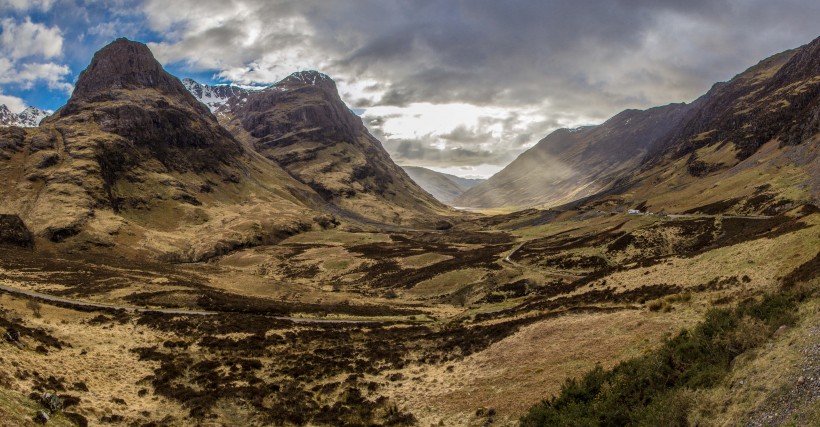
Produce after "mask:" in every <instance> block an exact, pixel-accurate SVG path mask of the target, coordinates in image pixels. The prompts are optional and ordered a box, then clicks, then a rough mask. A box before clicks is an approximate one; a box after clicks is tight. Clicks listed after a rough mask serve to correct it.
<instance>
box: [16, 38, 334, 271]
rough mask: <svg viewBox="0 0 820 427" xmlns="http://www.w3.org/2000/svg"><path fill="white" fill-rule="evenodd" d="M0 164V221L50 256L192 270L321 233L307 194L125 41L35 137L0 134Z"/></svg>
mask: <svg viewBox="0 0 820 427" xmlns="http://www.w3.org/2000/svg"><path fill="white" fill-rule="evenodd" d="M0 159H2V160H0V177H1V178H2V180H3V182H4V183H6V185H5V186H4V187H3V188H2V189H0V206H2V207H3V210H4V211H6V212H2V213H7V214H15V215H18V216H19V217H20V218H22V220H23V221H24V223H25V224H26V225H27V226H28V227H29V228H30V230H31V231H32V232H33V234H34V235H35V236H36V238H38V239H39V241H38V244H40V245H44V246H46V247H49V246H50V245H51V246H54V245H58V246H55V247H59V248H61V249H63V250H93V249H95V248H98V249H99V248H110V247H112V246H117V247H118V248H119V251H118V253H119V254H122V255H128V254H132V255H135V256H136V255H139V256H142V254H147V255H150V256H158V257H162V258H165V259H174V260H186V261H194V260H201V259H205V258H208V257H210V256H214V255H218V254H220V253H223V252H225V251H228V250H231V249H232V248H236V247H243V246H250V245H254V244H259V243H266V242H273V241H276V240H277V239H281V238H282V237H284V236H287V235H290V234H293V233H296V232H299V231H301V230H305V229H310V228H311V227H321V225H320V224H319V223H321V224H325V225H327V224H328V221H329V219H328V218H329V216H328V215H324V216H323V215H322V214H321V213H320V212H318V211H317V210H316V207H317V206H319V205H320V203H321V198H320V197H319V196H318V195H317V194H316V193H315V192H313V191H312V190H311V189H310V188H309V187H307V186H305V185H304V184H302V183H300V182H298V181H297V180H295V179H293V178H292V177H291V176H290V175H289V174H288V173H287V172H286V171H284V170H283V169H282V168H280V167H279V166H278V165H277V164H276V163H274V162H272V161H270V160H268V159H266V158H264V157H262V156H260V155H258V154H257V153H255V152H253V150H252V149H251V148H250V147H247V146H245V145H244V144H243V143H242V142H240V141H238V140H237V139H236V138H234V137H233V135H231V134H230V133H229V132H228V131H227V130H225V129H224V128H223V127H222V126H221V125H220V124H219V122H218V121H217V119H216V117H215V116H214V115H213V114H212V113H211V112H210V111H209V109H208V108H207V107H206V106H205V105H203V104H202V103H201V102H199V101H198V100H197V99H195V98H194V97H193V96H192V95H191V93H190V92H189V91H188V90H187V89H186V87H185V86H184V85H183V84H182V83H181V82H180V81H179V80H178V79H177V78H175V77H173V76H171V75H170V74H168V73H167V72H166V71H165V70H164V69H163V68H162V66H161V65H160V64H159V63H158V62H157V61H156V60H155V59H154V57H153V55H152V53H151V51H150V50H149V49H148V47H147V46H145V45H144V44H142V43H137V42H132V41H129V40H127V39H118V40H116V41H114V42H112V43H111V44H109V45H108V46H106V47H104V48H102V49H101V50H100V51H99V52H97V53H96V54H95V55H94V58H93V59H92V61H91V64H90V65H89V66H88V68H86V69H85V70H84V71H83V72H82V73H81V74H80V76H79V79H78V81H77V83H76V85H75V89H74V93H73V94H72V96H71V98H70V99H69V101H68V102H67V104H66V105H65V106H63V107H62V108H60V109H59V110H58V111H57V112H55V113H54V115H52V116H51V117H49V118H47V119H46V120H44V121H43V122H42V123H41V124H40V126H39V127H38V128H34V129H22V128H4V129H0Z"/></svg>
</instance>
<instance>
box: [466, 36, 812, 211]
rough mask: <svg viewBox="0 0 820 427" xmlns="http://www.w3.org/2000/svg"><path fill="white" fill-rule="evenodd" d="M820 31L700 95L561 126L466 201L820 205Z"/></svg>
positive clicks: (681, 206) (682, 206) (665, 206)
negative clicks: (590, 122) (585, 124)
mask: <svg viewBox="0 0 820 427" xmlns="http://www.w3.org/2000/svg"><path fill="white" fill-rule="evenodd" d="M818 142H820V37H818V38H817V39H815V40H814V41H812V42H811V43H809V44H807V45H804V46H801V47H799V48H797V49H792V50H788V51H785V52H782V53H779V54H777V55H773V56H772V57H770V58H767V59H764V60H763V61H760V62H759V63H758V64H756V65H754V66H753V67H750V68H749V69H747V70H746V71H744V72H742V73H740V74H738V75H737V76H735V77H734V78H732V79H731V80H730V81H728V82H723V83H717V84H715V85H714V86H713V87H712V89H710V90H709V91H708V92H707V93H706V94H704V95H703V96H701V97H700V98H698V99H697V100H695V101H694V102H692V103H691V104H689V105H684V104H671V105H668V106H664V107H655V108H651V109H648V110H644V111H638V110H626V111H623V112H621V113H619V114H617V115H616V116H614V117H612V118H611V119H609V120H607V121H606V122H605V123H603V124H601V125H598V126H592V127H587V128H581V129H575V130H568V129H560V130H557V131H555V132H553V133H552V134H550V135H548V136H547V137H546V138H544V139H543V140H542V141H540V142H539V143H538V144H537V145H536V146H534V147H533V148H531V149H530V150H528V151H526V152H525V153H523V154H521V155H520V156H519V157H518V159H516V160H515V161H514V162H513V163H511V164H510V165H508V166H507V167H506V168H504V169H503V170H502V171H500V172H499V173H498V174H496V175H495V176H493V177H491V178H490V179H489V180H487V181H486V182H485V183H482V184H480V185H478V186H476V187H474V188H472V189H470V190H468V191H467V192H465V193H464V194H463V195H462V196H461V197H459V198H458V199H456V201H455V203H457V204H458V205H460V206H473V207H483V208H490V207H505V208H510V209H522V208H527V207H554V206H561V205H567V204H569V205H571V206H575V207H587V208H595V209H601V210H612V209H621V210H624V209H626V208H629V207H639V208H641V209H648V210H651V211H652V212H658V211H665V212H684V211H685V212H710V213H737V214H760V213H765V214H774V213H777V212H781V211H783V210H784V209H788V208H789V207H790V206H794V205H795V204H800V203H813V204H820V154H818V150H820V149H818V145H820V144H818Z"/></svg>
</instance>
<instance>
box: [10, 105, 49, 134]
mask: <svg viewBox="0 0 820 427" xmlns="http://www.w3.org/2000/svg"><path fill="white" fill-rule="evenodd" d="M48 114H49V113H48V112H47V111H43V110H41V109H39V108H37V107H27V108H26V109H25V110H23V111H21V112H19V113H17V114H15V113H12V112H11V110H9V109H8V107H6V106H5V105H2V104H0V126H19V127H25V128H30V127H36V126H37V125H39V124H40V121H42V120H43V119H44V118H46V117H48Z"/></svg>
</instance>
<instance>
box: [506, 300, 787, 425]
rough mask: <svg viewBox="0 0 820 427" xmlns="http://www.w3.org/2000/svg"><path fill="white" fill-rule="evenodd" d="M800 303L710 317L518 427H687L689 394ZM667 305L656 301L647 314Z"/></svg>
mask: <svg viewBox="0 0 820 427" xmlns="http://www.w3.org/2000/svg"><path fill="white" fill-rule="evenodd" d="M799 300H800V298H799V296H798V295H794V294H792V293H789V294H776V295H767V296H764V297H763V298H762V299H761V300H760V301H756V300H747V301H745V302H743V303H741V304H740V305H738V307H737V308H735V309H712V310H711V311H709V312H708V313H707V315H706V318H705V319H704V320H703V322H701V323H700V324H699V325H698V326H696V327H695V328H694V329H692V330H684V331H682V332H680V333H679V334H678V335H677V336H675V337H673V338H671V339H669V340H667V341H666V342H664V344H663V345H662V346H661V347H660V348H659V349H657V350H655V351H653V352H651V353H648V354H646V355H643V356H641V357H637V358H633V359H630V360H627V361H624V362H621V363H620V364H618V365H617V366H615V367H614V368H612V369H610V370H604V369H602V368H601V367H600V366H596V367H595V369H593V370H592V371H590V372H588V373H587V374H586V375H585V376H584V377H583V378H582V379H581V380H576V379H574V378H572V379H568V380H567V381H566V382H565V383H564V384H563V385H562V387H561V391H560V393H559V394H558V396H556V397H553V398H552V399H550V400H545V401H543V402H541V403H539V404H537V405H535V406H533V407H532V408H530V410H529V412H528V413H527V414H526V415H525V416H524V417H522V419H521V425H522V426H601V425H603V426H620V425H640V426H643V425H646V426H654V425H664V426H686V425H688V422H687V420H686V418H687V412H688V411H689V408H690V406H691V401H692V397H691V396H692V393H693V391H694V390H697V389H703V388H709V387H713V386H715V385H716V384H717V383H718V382H719V381H721V380H722V379H723V378H724V377H725V375H726V374H727V373H728V372H729V369H730V367H731V362H732V360H734V358H735V357H737V356H738V355H739V354H741V353H742V352H744V351H746V350H749V349H752V348H755V347H757V346H758V345H760V344H762V343H763V342H765V340H766V339H767V338H768V337H769V336H770V335H771V333H772V332H773V331H774V330H775V329H776V328H777V327H778V326H780V325H785V324H792V323H794V321H795V320H796V317H795V314H794V312H795V311H796V310H795V308H796V306H797V301H799ZM665 305H668V304H666V303H665V302H663V301H660V300H656V301H652V302H651V303H650V304H649V306H648V307H649V309H650V310H653V311H657V310H660V309H661V308H662V307H664V306H665Z"/></svg>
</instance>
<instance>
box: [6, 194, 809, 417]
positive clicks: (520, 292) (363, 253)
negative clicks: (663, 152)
mask: <svg viewBox="0 0 820 427" xmlns="http://www.w3.org/2000/svg"><path fill="white" fill-rule="evenodd" d="M819 231H820V214H818V213H817V212H816V209H813V208H811V207H799V208H795V209H793V210H792V211H790V212H787V213H785V214H781V215H778V216H775V217H759V218H758V217H755V218H744V217H731V216H719V215H718V216H697V217H677V218H670V217H664V216H643V215H641V216H637V215H624V214H618V213H607V212H597V211H568V212H553V211H527V212H522V213H514V214H509V215H499V216H493V217H485V218H481V219H476V220H473V221H469V222H466V223H462V224H459V225H457V226H456V227H455V228H454V229H451V230H447V231H421V230H398V231H397V230H391V231H381V230H377V229H362V228H354V227H352V226H342V227H339V228H338V229H335V230H326V231H316V232H306V233H302V234H298V235H296V236H293V237H291V238H289V239H287V240H285V241H283V242H281V243H280V244H277V245H274V246H260V247H255V248H249V249H244V250H240V251H237V252H233V253H231V254H228V255H225V256H222V257H220V258H217V259H215V260H212V261H210V262H208V263H199V264H167V263H157V262H151V261H134V260H122V259H117V258H113V257H108V256H106V255H105V254H104V253H94V252H88V253H78V254H73V255H70V254H61V253H57V252H49V250H48V249H38V250H37V251H31V250H27V249H20V248H11V247H2V248H0V307H1V308H2V315H1V316H0V323H2V324H0V328H2V332H3V333H4V334H6V333H8V334H6V336H5V339H4V340H3V342H2V343H0V389H2V392H0V414H2V418H3V419H4V420H7V421H6V422H7V423H11V424H12V425H33V423H34V421H33V418H34V417H35V415H36V414H37V412H38V411H39V410H43V409H44V407H43V405H42V402H40V400H41V399H40V396H41V395H42V393H43V392H52V393H56V394H57V395H58V396H60V398H61V399H62V402H63V404H64V408H63V409H62V410H61V411H57V412H55V413H54V416H53V417H52V420H51V422H50V423H51V424H54V425H73V424H79V425H84V423H88V424H89V425H97V424H105V423H115V424H128V425H191V424H198V425H270V424H273V425H371V424H380V425H425V426H426V425H490V424H491V425H515V424H516V423H517V420H518V419H519V417H521V416H522V415H524V414H525V413H526V412H527V410H528V409H529V408H530V407H531V406H532V405H534V404H536V403H538V402H540V401H541V400H543V399H546V398H548V397H550V396H552V395H554V394H556V393H558V392H559V391H560V387H561V384H562V383H563V382H564V380H565V379H566V378H568V377H580V376H582V375H583V374H584V373H585V372H587V371H589V370H590V369H592V368H593V367H595V366H596V365H601V366H602V367H604V368H608V367H611V366H614V365H615V364H617V363H618V362H620V361H623V360H627V359H630V358H634V357H638V356H641V355H644V354H647V353H648V352H651V351H653V350H654V349H657V348H658V347H659V346H661V345H662V343H663V342H664V340H665V339H667V338H669V337H672V336H674V335H676V334H677V333H678V332H679V331H680V330H681V329H683V328H692V327H694V326H695V325H697V324H698V323H700V322H701V321H702V320H703V318H704V315H705V313H706V312H707V311H709V310H710V309H712V308H714V307H730V306H733V305H735V304H738V303H740V302H742V301H746V300H749V299H755V298H759V297H760V296H761V295H763V294H765V293H772V292H778V289H779V286H780V285H781V284H782V283H783V282H784V281H786V280H791V281H799V282H801V283H805V284H808V286H812V287H816V286H817V284H818V282H817V281H818V277H817V271H816V266H815V267H812V266H813V265H815V264H816V263H817V261H816V260H817V256H818V248H820V232H819ZM793 272H795V273H793ZM814 298H816V297H814ZM817 312H818V311H817V301H816V299H812V300H810V301H809V302H808V303H806V304H805V305H804V306H803V308H801V312H800V313H801V316H800V318H801V320H800V322H798V324H797V325H796V326H795V327H792V328H789V329H788V330H786V331H785V332H783V333H778V334H777V335H776V336H774V337H771V338H770V340H769V343H768V344H766V345H765V346H763V347H762V348H761V349H759V350H756V351H755V352H754V353H750V354H745V353H744V355H743V356H742V357H740V358H739V359H738V361H737V362H736V363H735V364H734V369H733V370H732V373H731V375H730V376H729V378H727V379H726V380H725V381H724V383H725V385H721V386H720V387H718V388H715V389H712V390H710V391H704V393H706V394H705V395H704V396H705V397H704V398H703V399H701V400H702V401H703V402H704V404H703V405H701V407H697V408H694V409H693V410H692V411H693V412H692V416H693V417H698V418H697V419H700V420H701V421H702V424H703V425H737V424H746V423H749V425H768V424H767V423H775V424H782V423H787V422H789V420H790V419H791V418H789V416H790V415H787V412H785V410H784V408H792V409H790V410H791V412H790V413H789V414H791V413H804V412H806V409H805V408H809V407H815V408H816V407H817V406H816V405H817V397H818V396H817V393H815V392H814V391H816V381H817V378H818V374H817V372H816V365H814V366H812V364H813V363H815V362H816V350H817V331H816V327H815V326H816V323H817V322H816V320H817V318H816V317H817ZM813 361H814V362H813ZM799 376H803V377H804V380H803V381H804V383H805V382H806V381H809V384H815V385H814V387H815V389H811V388H805V387H804V388H799V389H794V390H793V389H792V388H793V384H795V383H796V381H797V377H799ZM811 381H814V383H812V382H811ZM724 383H721V384H724ZM806 390H808V392H807V391H806ZM812 390H814V391H812ZM807 393H808V394H807ZM29 395H32V397H29ZM801 411H802V412H801ZM801 416H804V417H806V416H808V417H811V414H809V415H801ZM815 417H816V414H815ZM814 419H816V418H814Z"/></svg>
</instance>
